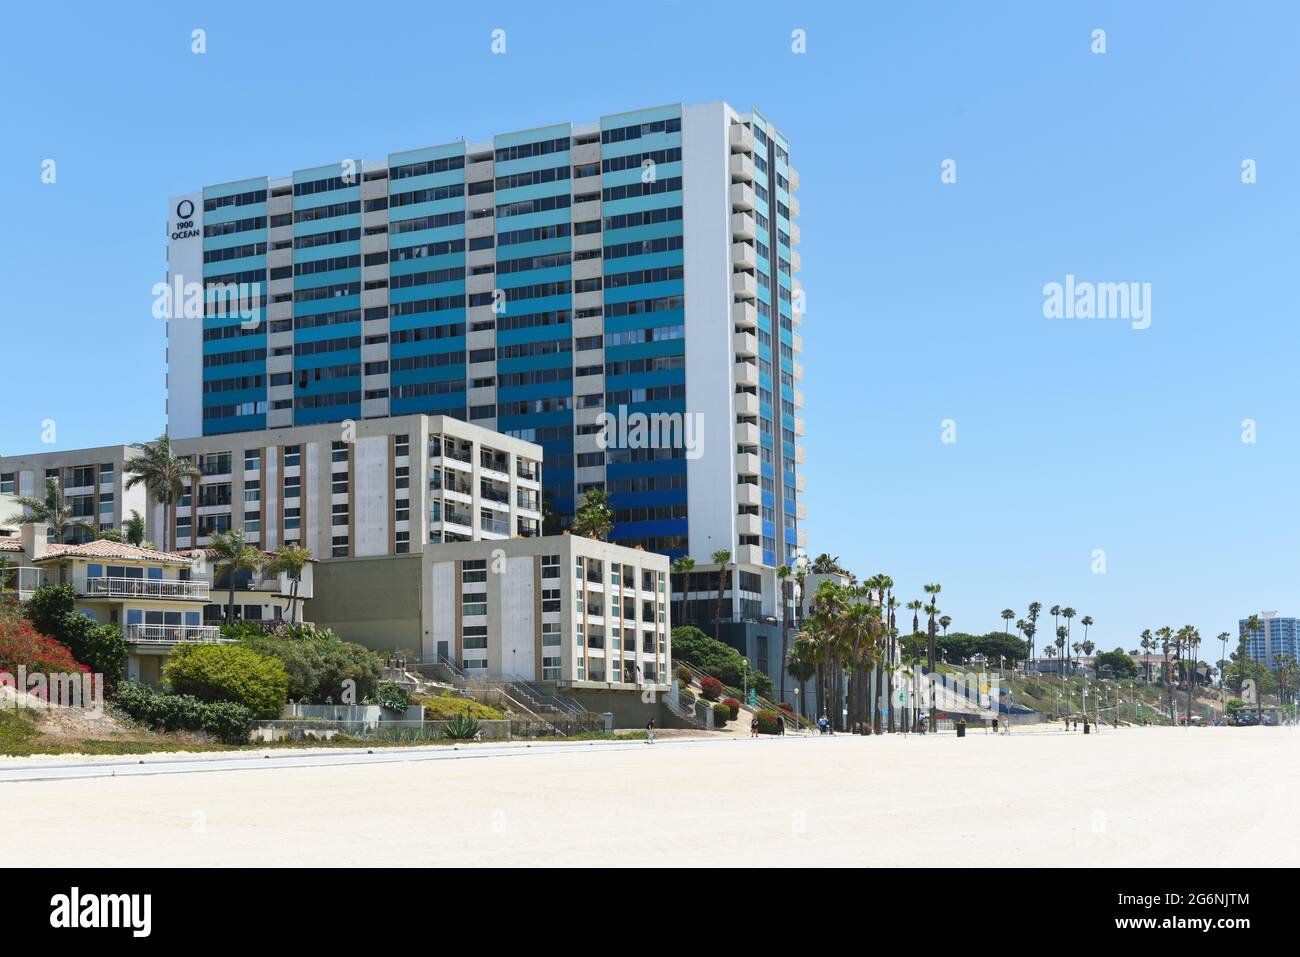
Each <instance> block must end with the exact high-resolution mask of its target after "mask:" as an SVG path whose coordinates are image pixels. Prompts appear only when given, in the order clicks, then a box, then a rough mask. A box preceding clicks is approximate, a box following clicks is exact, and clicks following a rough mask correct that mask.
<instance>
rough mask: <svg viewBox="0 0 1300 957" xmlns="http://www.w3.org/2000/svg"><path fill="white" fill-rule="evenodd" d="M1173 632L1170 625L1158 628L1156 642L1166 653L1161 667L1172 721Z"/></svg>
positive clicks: (1163, 652)
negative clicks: (1170, 654)
mask: <svg viewBox="0 0 1300 957" xmlns="http://www.w3.org/2000/svg"><path fill="white" fill-rule="evenodd" d="M1173 634H1174V630H1173V629H1172V628H1170V627H1169V626H1168V625H1164V626H1162V627H1160V628H1157V629H1156V644H1157V647H1158V648H1159V649H1160V653H1161V654H1162V655H1164V658H1165V662H1164V664H1163V665H1162V666H1161V667H1162V670H1163V672H1164V681H1165V699H1166V700H1167V701H1168V702H1169V703H1168V704H1167V705H1166V708H1167V710H1168V713H1169V719H1170V720H1171V721H1172V720H1173V717H1174V694H1173V687H1172V685H1173V682H1172V680H1171V674H1170V671H1169V650H1170V649H1171V648H1172V647H1173Z"/></svg>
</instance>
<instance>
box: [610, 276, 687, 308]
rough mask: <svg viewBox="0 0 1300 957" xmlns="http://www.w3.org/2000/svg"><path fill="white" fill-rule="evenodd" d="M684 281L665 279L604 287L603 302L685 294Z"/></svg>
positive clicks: (630, 300) (632, 300)
mask: <svg viewBox="0 0 1300 957" xmlns="http://www.w3.org/2000/svg"><path fill="white" fill-rule="evenodd" d="M685 294H686V293H685V282H684V281H683V280H681V279H667V280H665V281H663V282H647V283H641V285H639V286H624V287H622V288H621V289H606V290H605V302H606V303H607V304H608V303H611V302H634V301H636V300H638V299H660V298H663V297H665V296H683V295H685Z"/></svg>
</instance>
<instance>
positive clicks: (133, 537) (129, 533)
mask: <svg viewBox="0 0 1300 957" xmlns="http://www.w3.org/2000/svg"><path fill="white" fill-rule="evenodd" d="M144 531H145V528H144V519H143V518H142V517H141V516H140V513H139V512H137V511H136V510H135V509H131V517H130V518H128V519H127V520H126V521H124V522H123V523H122V534H124V535H125V536H126V540H127V542H128V543H130V544H131V545H134V546H135V547H136V548H139V547H140V546H141V545H143V544H144Z"/></svg>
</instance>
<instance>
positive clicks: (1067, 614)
mask: <svg viewBox="0 0 1300 957" xmlns="http://www.w3.org/2000/svg"><path fill="white" fill-rule="evenodd" d="M1074 616H1075V610H1074V609H1073V608H1062V609H1061V617H1062V618H1064V619H1065V644H1066V647H1067V648H1068V647H1070V619H1071V618H1073V617H1074ZM1070 670H1071V671H1073V670H1074V665H1071V666H1070Z"/></svg>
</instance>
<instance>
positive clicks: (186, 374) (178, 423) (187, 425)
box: [167, 191, 203, 439]
mask: <svg viewBox="0 0 1300 957" xmlns="http://www.w3.org/2000/svg"><path fill="white" fill-rule="evenodd" d="M182 203H187V204H191V203H192V204H193V206H194V214H193V216H191V217H189V219H188V220H183V219H181V217H180V215H179V211H178V207H180V206H181V204H182ZM181 222H193V224H194V225H193V226H192V227H189V228H192V229H197V231H198V235H195V236H189V237H186V238H184V239H178V238H173V237H174V236H175V235H176V234H177V224H178V223H181ZM187 231H188V230H187ZM167 238H168V244H167V282H168V285H170V286H171V288H172V292H173V294H174V293H175V290H176V288H177V284H178V283H180V284H181V286H182V288H183V286H184V284H186V283H198V284H200V285H202V283H203V193H202V191H199V192H197V193H189V194H187V195H185V196H173V197H172V198H171V199H170V200H168V201H167ZM179 305H180V304H179V303H176V304H174V305H173V313H174V314H173V315H171V316H170V317H169V318H168V319H167V434H168V435H169V436H170V437H171V438H173V439H177V438H192V437H194V436H198V435H202V434H203V320H202V319H201V318H199V319H194V318H190V319H186V318H184V315H183V311H182V310H181V309H180V308H179Z"/></svg>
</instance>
